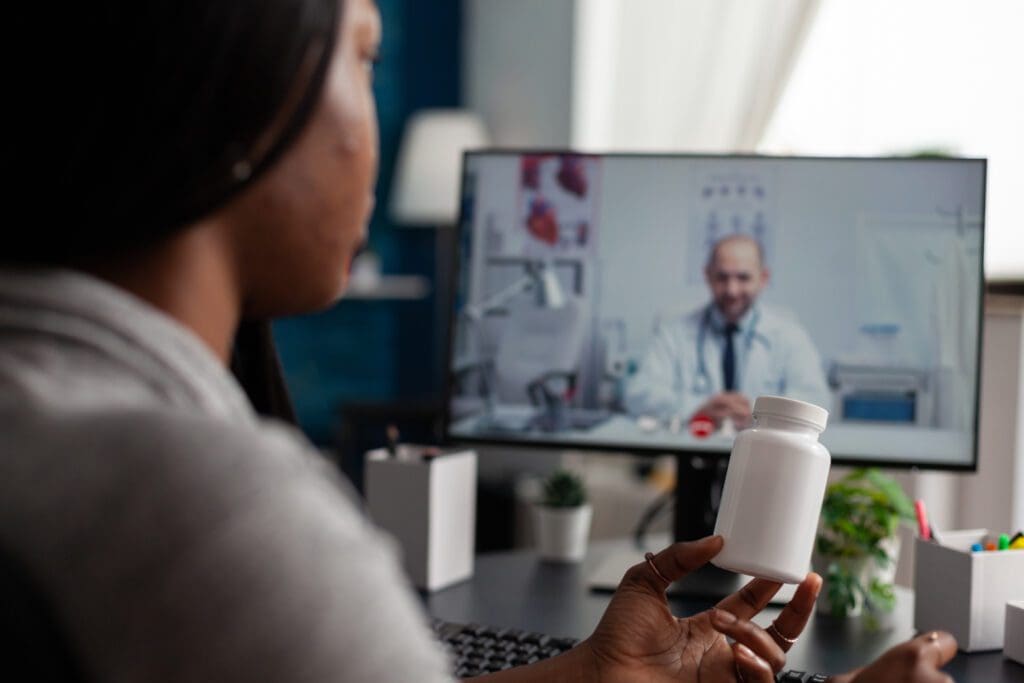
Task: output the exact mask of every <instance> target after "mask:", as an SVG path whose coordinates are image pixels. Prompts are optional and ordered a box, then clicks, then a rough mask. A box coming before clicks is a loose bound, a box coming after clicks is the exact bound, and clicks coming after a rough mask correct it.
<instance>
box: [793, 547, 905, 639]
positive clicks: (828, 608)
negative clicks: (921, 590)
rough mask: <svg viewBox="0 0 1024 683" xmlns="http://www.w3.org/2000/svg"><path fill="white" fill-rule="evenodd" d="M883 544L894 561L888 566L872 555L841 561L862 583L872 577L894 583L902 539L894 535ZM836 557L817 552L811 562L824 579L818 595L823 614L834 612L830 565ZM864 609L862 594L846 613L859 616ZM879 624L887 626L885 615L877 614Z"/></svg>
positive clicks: (857, 596) (820, 609) (868, 581)
mask: <svg viewBox="0 0 1024 683" xmlns="http://www.w3.org/2000/svg"><path fill="white" fill-rule="evenodd" d="M881 546H882V547H883V548H884V549H885V551H886V552H887V553H888V555H889V557H890V558H892V561H891V562H890V563H889V564H888V565H887V566H884V567H882V566H879V564H878V562H876V561H875V559H874V558H872V557H855V558H841V559H838V561H839V562H841V563H843V564H845V565H846V566H847V567H848V568H849V570H850V572H851V573H852V574H853V575H854V576H856V577H857V580H858V581H859V582H860V584H861V585H868V584H869V583H870V582H871V580H872V579H878V580H879V581H881V582H882V583H888V584H892V583H893V582H894V581H895V579H896V564H897V563H898V562H899V558H900V539H899V537H898V536H893V537H890V538H887V539H885V540H884V541H882V542H881ZM834 561H837V560H836V558H831V557H825V556H823V555H819V554H818V553H817V552H815V553H814V556H813V557H812V562H811V564H812V565H813V567H814V571H816V572H817V573H818V574H820V575H821V578H822V580H823V581H824V583H823V585H822V587H821V593H820V594H819V595H818V611H819V612H820V613H822V614H832V602H831V601H830V600H829V597H828V567H829V564H831V563H832V562H834ZM863 611H864V599H863V597H862V596H861V595H859V594H858V595H856V596H855V598H854V605H853V609H851V610H849V611H848V612H847V613H846V616H848V617H859V616H860V615H861V614H862V613H863ZM876 617H877V618H878V621H879V624H880V625H881V626H883V627H884V626H885V622H886V619H884V618H883V615H876Z"/></svg>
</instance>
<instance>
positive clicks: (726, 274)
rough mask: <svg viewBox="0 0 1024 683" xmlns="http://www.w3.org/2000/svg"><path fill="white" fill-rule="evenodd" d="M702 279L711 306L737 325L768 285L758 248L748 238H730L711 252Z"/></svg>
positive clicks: (766, 270) (766, 274)
mask: <svg viewBox="0 0 1024 683" xmlns="http://www.w3.org/2000/svg"><path fill="white" fill-rule="evenodd" d="M704 277H705V278H706V279H707V282H708V287H709V288H710V289H711V297H712V299H713V300H714V303H715V306H716V307H717V308H718V310H719V311H720V312H721V313H722V316H723V317H724V318H725V319H726V320H727V321H728V322H732V323H735V322H738V321H739V320H740V318H742V317H743V316H744V315H746V313H747V311H749V310H750V307H751V306H753V305H754V302H755V301H757V297H758V295H759V294H760V293H761V290H763V289H764V288H765V286H766V285H767V284H768V277H769V272H768V268H766V267H765V265H764V260H763V257H762V253H761V246H760V245H759V244H758V243H757V242H756V241H755V240H754V239H753V238H751V237H747V236H744V235H734V236H732V237H726V238H725V239H723V240H721V241H719V242H718V243H717V244H716V245H715V246H714V248H713V249H712V250H711V255H710V257H709V258H708V263H707V266H705V268H704Z"/></svg>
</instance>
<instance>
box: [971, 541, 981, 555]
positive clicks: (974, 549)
mask: <svg viewBox="0 0 1024 683" xmlns="http://www.w3.org/2000/svg"><path fill="white" fill-rule="evenodd" d="M982 550H984V548H982V547H981V544H980V543H975V544H974V545H972V546H971V552H972V553H980V552H981V551H982Z"/></svg>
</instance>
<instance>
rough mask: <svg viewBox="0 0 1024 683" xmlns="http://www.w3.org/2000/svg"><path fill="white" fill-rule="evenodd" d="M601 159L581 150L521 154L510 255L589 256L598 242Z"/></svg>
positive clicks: (508, 253)
mask: <svg viewBox="0 0 1024 683" xmlns="http://www.w3.org/2000/svg"><path fill="white" fill-rule="evenodd" d="M600 170H601V165H600V161H599V160H598V159H596V158H594V157H589V156H585V155H579V154H526V155H523V156H522V157H521V158H520V168H519V171H520V173H519V201H518V204H517V224H516V230H515V231H513V233H512V234H511V235H507V237H509V238H510V239H509V240H508V241H509V243H508V245H507V248H506V249H505V250H504V251H505V254H504V255H506V256H520V257H524V258H536V259H551V258H577V259H586V258H587V257H588V256H590V255H591V254H592V253H593V251H594V248H595V243H596V240H597V228H598V225H597V215H598V214H597V210H596V209H597V204H598V201H599V195H600V187H601V177H600Z"/></svg>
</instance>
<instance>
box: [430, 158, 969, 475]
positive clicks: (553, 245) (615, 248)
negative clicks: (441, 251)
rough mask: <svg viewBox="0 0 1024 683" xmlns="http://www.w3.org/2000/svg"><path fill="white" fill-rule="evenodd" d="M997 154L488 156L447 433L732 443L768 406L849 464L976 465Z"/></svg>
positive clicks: (474, 187)
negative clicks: (785, 404) (990, 191)
mask: <svg viewBox="0 0 1024 683" xmlns="http://www.w3.org/2000/svg"><path fill="white" fill-rule="evenodd" d="M985 172H986V166H985V161H984V160H974V159H934V158H884V159H882V158H879V159H865V158H794V157H785V158H783V157H763V156H749V157H744V156H691V155H631V154H622V155H581V154H573V153H564V152H519V151H516V152H509V151H500V152H498V151H495V152H490V151H485V152H472V153H469V154H467V155H466V158H465V163H464V168H463V186H462V216H461V219H460V226H459V236H458V239H457V243H458V247H457V248H458V259H457V260H458V264H459V265H458V272H457V276H456V282H455V287H454V290H455V292H454V296H453V316H452V334H451V342H450V347H451V351H450V355H449V364H450V366H449V368H448V370H449V372H448V374H449V381H448V386H447V398H446V403H447V409H448V413H449V414H448V417H447V419H446V429H447V432H448V436H449V437H450V438H452V439H454V440H458V441H470V442H472V441H478V442H479V441H483V442H490V443H494V442H500V443H515V444H534V445H547V446H557V447H565V448H576V449H579V448H583V449H591V448H593V449H613V450H619V451H627V452H646V453H681V452H705V453H713V454H714V453H721V454H727V453H728V451H729V449H730V448H731V445H732V440H733V438H734V437H735V434H736V432H737V431H738V430H742V429H744V428H745V427H747V426H749V425H750V424H751V406H752V404H753V402H754V400H755V399H756V397H758V396H761V395H777V396H787V397H792V398H797V399H800V400H803V401H808V402H811V403H815V404H817V405H820V406H822V407H824V408H827V409H828V411H829V421H828V428H827V429H826V431H825V432H824V434H823V435H822V437H821V438H822V442H823V443H824V444H825V445H826V446H828V448H829V450H830V451H831V452H832V455H833V458H834V459H836V460H837V461H840V462H848V463H877V464H887V465H899V466H907V465H916V466H929V467H946V468H965V469H967V468H973V467H974V466H975V463H976V450H977V449H976V441H977V422H978V419H977V406H978V363H979V334H980V301H981V296H982V283H983V274H982V247H983V244H982V236H983V224H984V201H985Z"/></svg>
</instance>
